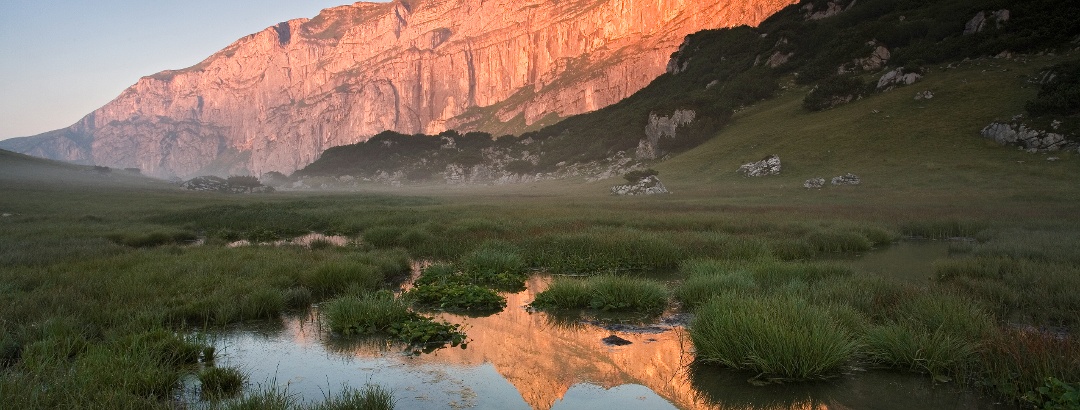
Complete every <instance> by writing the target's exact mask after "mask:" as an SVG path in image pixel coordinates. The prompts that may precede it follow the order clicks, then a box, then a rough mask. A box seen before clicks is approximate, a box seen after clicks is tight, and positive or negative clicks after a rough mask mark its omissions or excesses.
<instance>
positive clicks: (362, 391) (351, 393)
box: [308, 384, 394, 410]
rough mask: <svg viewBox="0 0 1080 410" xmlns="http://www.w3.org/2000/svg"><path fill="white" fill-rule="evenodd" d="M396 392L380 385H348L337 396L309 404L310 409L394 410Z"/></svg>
mask: <svg viewBox="0 0 1080 410" xmlns="http://www.w3.org/2000/svg"><path fill="white" fill-rule="evenodd" d="M393 408H394V394H393V392H391V391H390V390H389V389H387V388H385V387H382V386H378V385H371V384H368V385H365V386H364V387H361V388H359V389H354V388H352V387H348V386H346V387H345V388H344V389H343V391H342V392H340V393H338V394H337V395H335V396H328V397H326V398H325V400H324V401H323V402H321V403H317V404H315V405H312V406H309V407H308V409H310V410H351V409H361V410H393Z"/></svg>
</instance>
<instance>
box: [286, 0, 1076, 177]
mask: <svg viewBox="0 0 1080 410" xmlns="http://www.w3.org/2000/svg"><path fill="white" fill-rule="evenodd" d="M1078 21H1080V3H1075V2H1070V3H1062V2H1060V1H1055V0H1028V1H1019V0H954V1H932V0H857V1H855V0H812V1H811V0H804V1H802V2H800V3H799V4H795V5H791V6H789V7H786V8H784V9H783V10H781V11H779V12H777V13H776V14H774V15H773V16H771V17H769V18H768V19H766V20H765V21H763V22H762V23H761V24H760V25H758V26H757V27H746V26H741V27H735V28H725V29H715V30H703V31H700V32H697V33H694V34H691V35H690V36H688V37H687V39H686V41H685V42H684V43H683V45H682V46H680V48H679V51H678V52H676V53H675V54H673V56H672V59H671V61H670V63H669V65H668V71H667V72H666V73H665V74H663V75H661V76H660V77H658V78H657V79H656V80H654V81H653V82H652V83H650V84H649V85H648V86H646V87H645V88H643V89H642V90H640V91H638V92H637V93H635V94H634V95H632V96H630V97H628V98H627V99H625V100H622V101H620V102H618V103H616V104H613V105H611V106H608V107H605V108H603V109H600V110H597V111H594V112H590V113H585V114H580V115H575V116H572V117H568V118H565V119H563V120H562V121H560V122H559V123H557V124H554V125H551V126H547V127H543V128H541V129H539V130H536V131H530V132H527V133H524V134H522V135H520V136H517V137H500V138H498V139H496V140H495V141H492V140H491V139H490V138H486V136H484V135H482V134H479V135H478V134H476V133H473V134H464V135H462V134H459V133H454V132H444V133H441V134H439V135H437V136H428V137H425V136H421V135H400V134H395V133H392V132H387V133H383V134H380V135H377V136H376V137H374V138H372V139H371V140H368V141H367V142H364V143H357V144H352V145H346V146H340V147H334V148H331V149H328V150H327V151H326V152H324V153H323V154H322V156H321V157H320V158H319V160H318V161H316V162H314V163H312V164H311V165H308V166H307V167H304V168H303V169H301V170H299V171H298V172H297V173H296V174H294V176H296V177H299V178H308V179H312V180H311V181H307V182H305V181H295V182H294V184H296V186H297V187H298V188H301V189H302V188H304V187H305V186H306V187H311V188H315V187H320V186H324V185H325V186H328V187H331V186H335V185H337V186H340V185H342V183H344V184H345V185H346V186H349V185H352V184H357V183H359V182H357V181H365V180H372V181H378V182H384V183H391V184H394V183H406V182H417V181H428V182H444V181H445V182H446V183H451V184H454V183H463V182H465V183H469V182H472V183H495V184H499V183H507V182H525V181H536V180H543V179H558V178H566V177H579V178H580V177H585V178H586V179H588V180H598V179H605V178H611V177H618V176H620V175H622V174H624V173H626V172H628V171H631V170H635V169H644V168H646V167H650V166H654V165H656V166H658V167H660V166H661V165H660V164H657V163H658V162H663V160H664V159H665V158H669V157H671V156H672V155H673V154H680V153H684V152H686V151H687V150H691V149H694V150H696V148H695V147H697V146H699V145H700V144H702V143H704V142H708V143H710V144H711V143H712V141H711V140H712V139H714V138H720V135H721V134H722V133H723V130H724V128H725V127H726V126H728V125H729V124H732V123H735V124H736V125H740V124H739V123H740V122H743V121H751V120H750V119H748V118H747V117H746V115H744V114H743V113H745V112H747V110H749V109H752V108H754V107H756V106H759V105H761V104H763V103H767V102H769V101H772V100H774V99H775V98H778V97H784V98H785V99H786V100H787V101H790V99H791V98H797V100H798V101H799V102H801V105H798V106H797V107H796V108H797V109H793V110H791V111H788V112H783V113H779V114H778V113H775V112H774V113H772V114H775V115H778V116H777V117H764V118H763V117H760V116H759V117H755V118H754V119H753V120H752V121H760V122H762V124H756V125H752V126H751V128H753V127H757V128H765V126H767V125H768V124H776V123H790V118H789V117H797V118H804V117H803V116H805V115H809V114H813V113H818V112H822V111H833V110H835V109H839V108H840V107H841V106H844V105H860V106H863V107H864V108H865V109H864V110H865V111H867V112H871V113H876V112H878V111H881V107H875V106H870V107H867V104H871V103H870V102H868V101H874V100H878V99H879V98H885V97H884V96H886V95H889V94H890V93H896V92H900V93H907V92H909V91H905V90H912V89H914V88H922V87H921V86H920V84H921V82H939V81H942V80H943V79H944V78H946V77H947V78H948V79H949V81H959V82H962V83H963V84H966V87H968V90H967V91H966V92H967V93H969V94H970V95H979V96H981V97H980V99H971V100H967V101H963V100H954V99H952V98H951V97H952V96H949V95H945V94H939V95H938V96H937V98H934V96H933V94H934V92H935V90H932V89H920V90H919V91H920V92H922V94H920V97H921V98H920V99H918V100H914V99H912V97H913V95H909V96H908V99H909V100H911V101H912V103H917V104H921V105H926V104H931V103H932V104H933V106H935V107H938V108H941V109H945V110H948V111H949V112H951V113H952V114H951V115H946V116H943V117H935V118H934V120H933V121H930V120H929V118H927V119H924V120H923V121H919V120H913V123H912V124H893V126H894V127H897V128H889V129H873V128H862V127H855V128H852V129H846V130H844V132H851V133H855V134H856V135H858V137H853V138H855V139H856V140H858V141H860V142H859V143H858V144H852V141H848V140H843V141H842V140H839V139H837V136H826V135H818V134H813V133H812V130H814V129H816V128H818V127H815V126H813V125H814V122H813V120H810V121H809V122H807V123H803V124H802V125H801V126H799V127H795V128H791V129H787V130H784V132H783V133H781V134H773V133H765V134H762V135H755V136H754V138H752V139H749V140H747V139H745V138H742V137H739V138H737V140H739V141H740V142H739V143H735V142H734V141H735V140H736V139H735V138H732V137H731V136H730V135H728V134H725V135H727V136H725V137H723V138H725V140H724V141H722V142H718V143H717V144H721V145H725V144H726V145H725V146H728V148H730V149H731V150H732V152H743V153H744V154H743V155H739V156H736V157H729V156H722V157H697V160H698V162H697V163H695V167H696V168H694V169H698V170H702V169H712V168H713V167H714V166H715V165H716V164H721V163H724V164H731V163H734V162H735V161H741V162H739V163H736V164H735V165H734V166H733V167H731V170H730V171H724V174H729V173H730V174H731V175H733V176H735V175H736V174H735V173H734V170H735V169H737V168H738V167H739V165H740V164H742V163H747V162H752V161H756V160H759V159H761V158H762V157H765V156H767V155H771V154H776V153H782V154H784V155H782V156H783V157H785V158H787V157H790V154H788V153H787V152H786V151H782V152H780V151H778V152H768V151H761V149H763V148H764V147H766V146H768V145H766V144H764V143H763V142H764V141H775V142H778V143H780V144H781V145H783V143H784V142H785V141H811V142H812V143H811V147H812V148H813V149H814V150H816V149H817V148H821V149H824V150H826V151H828V152H834V153H839V152H847V150H846V148H847V147H848V146H856V145H858V146H862V142H861V141H863V140H865V139H866V138H870V137H869V136H870V135H892V136H894V137H895V138H898V140H895V141H894V140H889V139H871V141H874V142H876V143H877V144H879V145H881V146H894V147H895V146H896V145H897V144H899V145H901V146H904V145H903V141H907V140H909V139H910V138H912V137H911V136H910V135H908V133H907V132H906V131H909V130H915V129H925V127H930V129H925V132H924V134H922V135H941V134H940V132H941V130H944V129H949V130H952V131H955V132H958V133H959V134H957V135H959V136H962V137H963V138H968V137H969V136H978V135H979V134H980V130H982V129H983V128H984V127H987V126H988V125H990V124H991V123H992V122H995V121H997V122H999V123H1005V122H1007V123H1009V124H1008V125H1004V124H1003V125H1000V126H997V127H994V128H993V129H994V130H1001V132H1000V133H997V134H996V136H992V137H991V136H987V138H989V139H994V140H997V141H999V142H1009V141H1010V140H1011V142H1010V143H1015V144H1016V145H1021V146H1022V147H1023V148H1024V149H1026V150H1043V151H1046V149H1045V148H1052V149H1057V150H1065V149H1066V148H1068V147H1075V146H1076V144H1077V142H1076V141H1077V140H1080V139H1078V138H1076V137H1075V136H1077V135H1080V92H1078V91H1077V90H1080V86H1078V84H1080V62H1077V63H1073V64H1060V63H1064V62H1067V60H1070V59H1071V60H1075V59H1076V58H1077V57H1076V53H1077V50H1076V49H1078V48H1080V23H1078ZM985 60H991V61H997V62H999V63H1000V62H1004V61H1010V62H1016V63H1017V64H1019V65H1020V67H1025V68H1024V70H1023V74H1021V72H1020V71H1019V70H1018V69H1017V68H1016V67H1009V68H1001V67H992V66H1000V65H1001V64H991V63H987V62H986V61H985ZM973 62H974V63H973ZM970 64H984V65H985V66H984V67H983V68H981V69H984V70H987V71H988V72H993V70H1011V71H1012V72H1011V75H1012V78H1014V79H1017V80H1016V81H1005V82H1002V81H995V82H987V81H985V80H986V79H988V78H991V76H990V75H989V74H987V75H984V76H981V77H964V78H958V77H957V76H956V75H955V74H954V72H955V71H956V70H957V67H960V66H964V67H969V65H970ZM1031 71H1034V73H1029V72H1031ZM995 78H997V77H995ZM998 80H1000V79H998ZM976 87H979V88H976ZM1037 88H1041V90H1039V91H1038V96H1037V98H1035V99H1034V100H1032V98H1034V97H1036V95H1035V94H1034V92H1035V90H1036V89H1037ZM1026 90H1030V91H1026ZM910 92H912V93H914V91H910ZM927 92H929V94H927ZM1024 92H1031V93H1032V94H1031V95H1029V96H1027V97H1024V98H1026V99H1027V100H1028V101H1031V104H1030V107H1029V109H1028V110H1027V112H1025V109H1024V108H1025V107H1024V103H1025V100H1019V101H1017V100H1015V99H1016V98H1018V97H1017V95H1019V94H1020V93H1024ZM927 96H929V97H930V99H933V101H932V102H931V101H930V99H927V98H925V97H927ZM1003 103H1009V104H1011V105H1013V106H1015V105H1019V107H1020V108H1019V110H1018V111H1015V112H1011V113H1009V114H1008V115H1007V116H1006V115H1005V113H1002V112H1000V111H993V110H990V109H989V107H1000V106H1002V104H1003ZM1006 105H1008V104H1006ZM1043 107H1045V108H1046V109H1044V108H1043ZM1032 109H1034V110H1032ZM848 112H850V111H848ZM927 112H929V111H927ZM858 115H860V116H862V115H864V114H858ZM882 116H884V117H886V118H890V117H891V118H895V117H896V114H895V113H890V114H883V115H882ZM1013 117H1016V119H1012V118H1013ZM806 118H821V117H819V116H810V117H806ZM1010 119H1011V120H1010ZM973 123H974V125H973ZM742 125H745V124H742ZM1010 127H1011V128H1010ZM1010 129H1011V131H1010ZM1024 130H1026V131H1024ZM1036 130H1037V131H1036ZM863 134H866V135H863ZM1021 134H1023V135H1021ZM1036 134H1037V135H1040V137H1038V139H1031V138H1030V137H1034V136H1035V135H1036ZM1054 135H1056V136H1054ZM1070 136H1072V137H1070ZM943 137H944V138H947V139H949V140H952V139H954V138H956V136H953V135H943ZM1021 139H1022V140H1023V141H1021ZM818 140H820V141H818ZM1070 140H1071V141H1070ZM813 141H817V142H813ZM972 141H973V143H976V144H977V142H976V141H977V140H972ZM732 144H734V146H731V145H732ZM838 144H839V145H838ZM811 147H807V148H806V149H810V148H811ZM750 148H757V149H754V150H753V151H754V153H752V154H749V155H747V154H746V152H748V151H750ZM914 148H918V147H914ZM726 149H727V148H726ZM895 152H897V153H899V152H904V153H905V155H906V153H909V150H907V149H904V150H898V151H895ZM938 152H946V151H938ZM687 154H690V153H687ZM795 155H800V153H795ZM833 155H835V154H833ZM881 155H884V156H888V155H892V154H889V153H881ZM898 155H899V154H898ZM917 155H929V154H926V153H922V154H917ZM861 158H879V157H876V156H866V155H865V154H864V153H851V158H845V159H844V162H843V163H845V164H846V163H850V162H853V161H855V162H857V161H859V160H860V159H861ZM838 165H843V164H838ZM728 166H730V165H728ZM658 169H659V168H658ZM785 169H787V168H785ZM326 177H333V178H334V179H335V180H336V182H335V180H331V179H329V178H326ZM808 178H809V176H808ZM801 183H802V182H801V181H800V182H799V185H800V186H801ZM669 188H670V186H669Z"/></svg>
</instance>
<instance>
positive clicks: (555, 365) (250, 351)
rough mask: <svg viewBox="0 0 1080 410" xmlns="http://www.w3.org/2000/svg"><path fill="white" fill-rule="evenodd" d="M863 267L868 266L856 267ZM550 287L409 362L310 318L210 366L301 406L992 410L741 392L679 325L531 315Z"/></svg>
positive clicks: (223, 349) (530, 286) (842, 384)
mask: <svg viewBox="0 0 1080 410" xmlns="http://www.w3.org/2000/svg"><path fill="white" fill-rule="evenodd" d="M901 245H902V244H901ZM924 245H925V244H924ZM936 246H937V247H936V248H933V249H931V248H930V247H925V248H918V246H917V248H918V249H912V248H910V247H905V246H898V247H895V252H898V253H902V254H910V255H915V256H913V257H915V258H917V259H919V260H922V259H923V258H925V257H927V255H930V254H934V255H938V254H939V253H940V252H945V251H946V249H945V248H943V247H941V246H940V245H936ZM928 252H929V253H928ZM873 257H879V258H882V260H883V261H884V262H883V263H884V264H885V265H888V266H894V265H896V264H897V262H896V261H895V260H894V259H892V258H893V256H887V255H886V256H881V255H878V254H871V255H867V256H865V257H864V258H866V259H869V258H873ZM852 263H862V262H861V260H856V261H852ZM912 263H914V262H912ZM919 263H922V264H925V266H921V265H920V267H919V269H918V270H919V272H922V273H919V274H918V275H919V276H922V275H924V274H925V275H928V274H929V266H930V265H929V262H928V261H923V262H919ZM864 268H872V266H867V267H863V268H859V269H864ZM910 270H911V269H910V268H909V269H908V270H907V271H906V272H908V273H907V274H912V273H911V272H910ZM881 274H885V275H888V274H889V273H888V272H881ZM548 280H549V279H547V278H544V277H542V276H538V277H534V278H533V279H531V280H530V281H529V282H528V283H527V289H526V290H525V291H523V292H519V293H515V294H506V295H505V296H506V297H507V308H506V309H505V310H504V311H503V312H500V313H498V314H495V315H491V316H487V317H477V318H469V317H463V316H457V315H449V314H443V315H440V316H438V317H439V319H442V320H446V321H449V322H453V323H459V324H462V325H463V329H464V330H465V332H466V333H467V334H468V337H469V342H468V347H467V348H466V349H461V348H446V349H442V350H438V351H436V352H434V353H431V354H426V355H420V356H414V355H410V354H407V353H404V351H405V349H404V346H402V345H399V344H396V343H391V342H387V341H385V340H381V339H364V340H355V339H345V338H338V337H334V336H333V335H330V334H329V333H328V332H327V331H325V330H323V329H321V326H320V323H319V319H318V314H317V313H316V312H317V309H313V310H312V311H311V312H309V313H308V314H306V315H302V316H299V317H289V318H285V319H284V320H283V322H281V323H278V324H275V325H274V326H271V327H253V328H244V329H235V330H233V331H230V332H227V333H224V334H221V335H219V336H218V338H217V342H216V344H217V347H218V351H219V353H220V354H219V358H218V365H228V366H236V367H239V368H240V369H242V370H244V371H246V372H247V373H248V374H249V375H250V376H251V380H252V381H253V382H255V384H263V385H266V384H268V383H273V384H276V385H278V386H279V387H282V388H286V389H287V391H288V393H290V394H293V395H295V396H296V397H299V398H301V399H302V400H304V401H307V402H311V401H318V400H322V399H323V398H325V397H327V396H331V395H334V394H335V393H337V392H340V391H341V389H342V387H343V386H346V385H347V386H352V387H361V386H363V385H365V384H368V383H371V384H378V385H381V386H383V387H386V388H389V389H391V390H392V391H393V393H394V397H395V399H396V400H397V408H399V409H589V410H600V409H618V410H630V409H913V408H919V409H965V408H970V409H984V408H995V407H997V405H996V404H995V403H994V402H993V401H990V400H988V399H986V398H984V397H981V396H979V395H977V394H975V393H972V392H965V391H963V390H961V389H958V388H957V387H956V386H953V385H949V384H944V385H943V384H938V385H933V384H932V383H930V381H929V378H928V377H925V376H918V375H909V374H900V373H894V372H885V371H861V370H853V371H852V372H851V373H850V374H846V375H844V376H841V377H839V378H836V379H833V380H829V381H824V382H815V383H797V384H786V385H771V386H764V387H754V386H751V385H750V384H748V383H747V379H749V378H751V377H752V376H753V375H752V374H745V373H740V372H733V371H730V370H724V369H717V368H713V367H707V366H695V365H692V362H693V349H692V344H691V343H690V340H689V337H688V335H687V332H686V330H685V328H683V327H682V326H681V325H680V324H679V322H680V320H672V319H671V318H667V319H661V320H659V321H658V323H656V324H650V325H648V326H642V327H637V326H611V325H607V326H605V325H603V324H601V323H597V322H594V321H575V320H571V321H566V320H559V319H555V318H553V317H551V316H549V315H547V314H545V313H542V312H530V311H529V310H528V309H526V308H525V306H526V305H528V303H530V302H531V301H532V300H533V298H534V297H535V295H536V293H537V292H538V291H539V290H542V289H544V288H545V287H546V284H547V282H548ZM611 335H617V336H619V337H621V338H623V339H626V340H628V341H630V342H632V343H631V344H629V345H625V346H611V345H608V344H606V343H604V342H603V341H602V339H604V338H605V337H608V336H611Z"/></svg>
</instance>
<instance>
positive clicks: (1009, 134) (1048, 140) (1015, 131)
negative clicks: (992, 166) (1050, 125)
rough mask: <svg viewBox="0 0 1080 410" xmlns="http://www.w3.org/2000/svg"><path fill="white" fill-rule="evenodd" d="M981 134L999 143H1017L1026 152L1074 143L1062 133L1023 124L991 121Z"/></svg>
mask: <svg viewBox="0 0 1080 410" xmlns="http://www.w3.org/2000/svg"><path fill="white" fill-rule="evenodd" d="M981 134H982V136H983V137H984V138H989V139H992V140H994V141H995V142H997V143H998V144H1001V145H1017V146H1020V147H1021V148H1023V149H1025V150H1027V151H1028V152H1033V153H1034V152H1047V151H1058V150H1062V149H1069V148H1071V147H1073V146H1075V145H1076V144H1075V143H1073V142H1071V141H1069V140H1068V139H1066V138H1065V136H1064V135H1062V134H1058V133H1054V132H1048V131H1043V130H1036V129H1029V128H1027V126H1026V125H1024V124H1019V125H1017V124H1004V123H998V122H995V123H992V124H990V125H987V126H986V128H983V129H982V131H981Z"/></svg>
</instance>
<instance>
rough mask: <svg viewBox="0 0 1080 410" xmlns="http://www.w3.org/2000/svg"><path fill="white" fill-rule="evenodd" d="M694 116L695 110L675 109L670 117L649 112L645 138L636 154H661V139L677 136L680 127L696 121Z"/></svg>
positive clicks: (653, 157) (640, 155)
mask: <svg viewBox="0 0 1080 410" xmlns="http://www.w3.org/2000/svg"><path fill="white" fill-rule="evenodd" d="M694 118H697V113H696V112H694V111H693V110H675V112H674V113H673V114H671V116H670V117H667V116H658V115H656V114H655V113H653V114H649V124H648V125H647V126H645V138H644V139H642V140H641V142H639V143H638V147H637V150H636V151H635V155H636V156H637V158H638V159H656V158H657V157H659V156H660V155H659V154H660V139H661V138H675V136H676V135H675V134H676V131H678V129H679V127H681V126H684V125H688V124H690V123H692V122H694Z"/></svg>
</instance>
